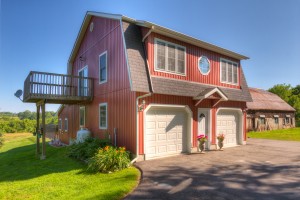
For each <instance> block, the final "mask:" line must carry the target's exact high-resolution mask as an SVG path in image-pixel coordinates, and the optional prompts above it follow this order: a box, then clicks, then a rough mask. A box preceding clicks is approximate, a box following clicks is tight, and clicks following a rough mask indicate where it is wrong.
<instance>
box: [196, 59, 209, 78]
mask: <svg viewBox="0 0 300 200" xmlns="http://www.w3.org/2000/svg"><path fill="white" fill-rule="evenodd" d="M201 58H206V59H207V60H208V64H209V70H208V72H207V73H203V72H202V71H201V67H200V60H201ZM198 70H199V71H200V73H201V74H202V75H208V74H209V72H210V70H211V65H210V60H209V59H208V57H207V56H200V57H199V58H198Z"/></svg>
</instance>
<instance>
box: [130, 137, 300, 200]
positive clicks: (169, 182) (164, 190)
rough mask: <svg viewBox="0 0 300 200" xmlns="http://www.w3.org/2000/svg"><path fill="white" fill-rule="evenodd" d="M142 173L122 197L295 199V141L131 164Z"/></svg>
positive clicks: (299, 162)
mask: <svg viewBox="0 0 300 200" xmlns="http://www.w3.org/2000/svg"><path fill="white" fill-rule="evenodd" d="M136 166H138V167H139V168H140V169H141V170H142V171H143V178H142V180H141V183H140V185H139V186H138V187H137V188H136V189H135V191H134V192H133V193H132V194H130V195H129V196H127V197H126V198H125V199H172V200H173V199H200V200H206V199H217V200H224V199H228V200H234V199H246V200H248V199H249V200H250V199H251V200H252V199H255V200H259V199H268V200H277V199H278V200H283V199H300V142H285V141H274V140H262V139H249V140H248V144H247V145H245V146H239V147H233V148H227V149H225V150H224V151H209V152H207V153H206V154H192V155H179V156H174V157H169V158H163V159H156V160H150V161H143V162H139V163H137V164H136Z"/></svg>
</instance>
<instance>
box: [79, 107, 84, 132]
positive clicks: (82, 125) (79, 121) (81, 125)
mask: <svg viewBox="0 0 300 200" xmlns="http://www.w3.org/2000/svg"><path fill="white" fill-rule="evenodd" d="M81 108H84V114H83V125H81V124H80V109H81ZM79 127H85V106H80V107H79Z"/></svg>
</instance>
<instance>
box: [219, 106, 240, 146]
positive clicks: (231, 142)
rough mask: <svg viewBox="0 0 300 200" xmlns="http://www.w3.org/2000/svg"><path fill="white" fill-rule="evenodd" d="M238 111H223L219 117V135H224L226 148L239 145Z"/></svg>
mask: <svg viewBox="0 0 300 200" xmlns="http://www.w3.org/2000/svg"><path fill="white" fill-rule="evenodd" d="M238 119H239V118H238V115H237V112H236V111H229V110H221V111H220V112H219V113H218V116H217V133H224V135H225V139H224V147H228V146H235V145H237V129H238V126H237V121H238Z"/></svg>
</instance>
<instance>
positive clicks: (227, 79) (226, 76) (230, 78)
mask: <svg viewBox="0 0 300 200" xmlns="http://www.w3.org/2000/svg"><path fill="white" fill-rule="evenodd" d="M220 64H221V73H220V76H221V77H220V79H221V82H222V83H228V84H232V85H237V84H238V64H237V63H235V62H232V61H230V60H226V59H223V58H221V60H220Z"/></svg>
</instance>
